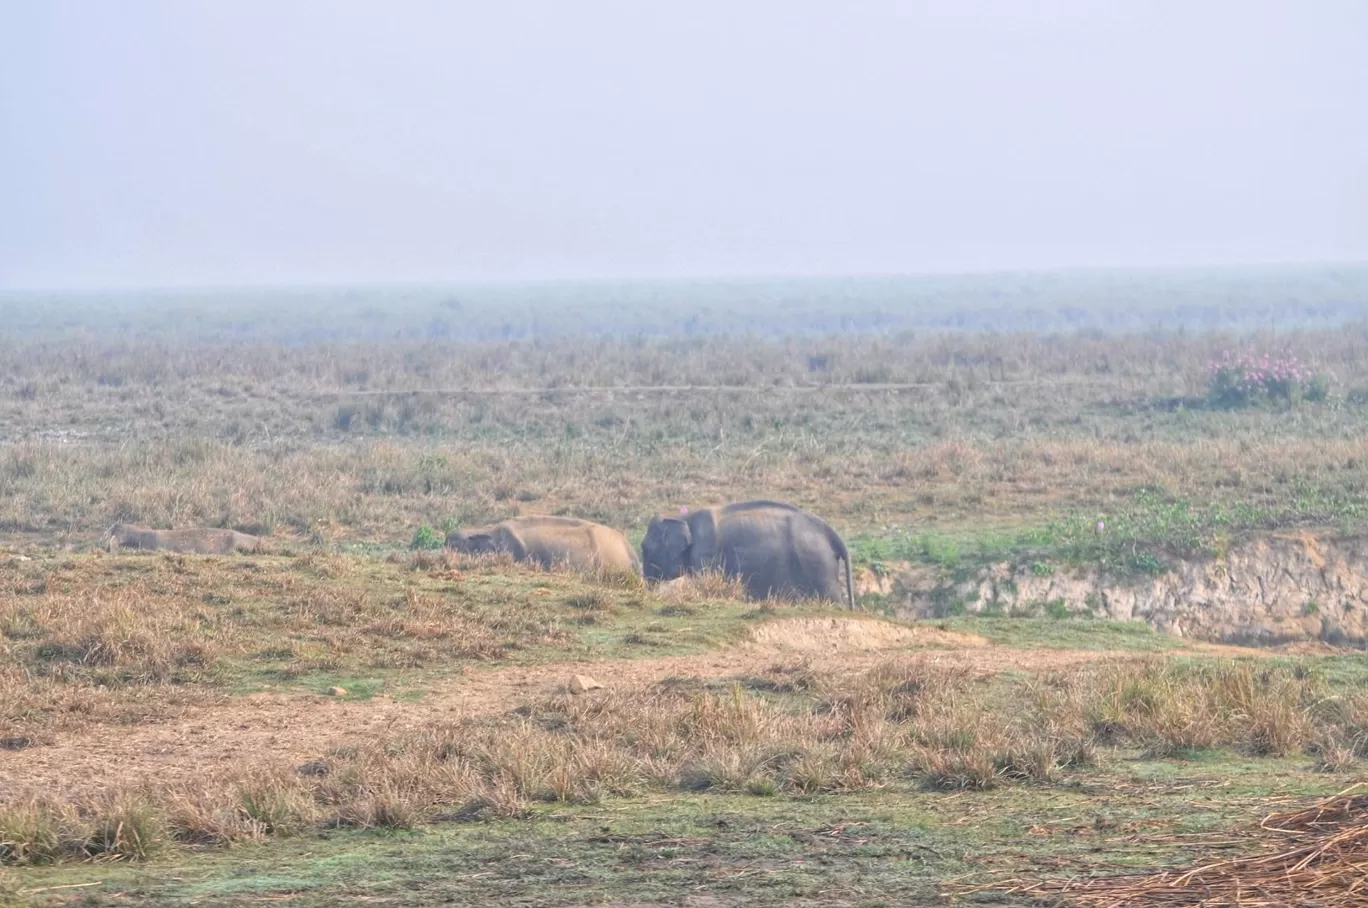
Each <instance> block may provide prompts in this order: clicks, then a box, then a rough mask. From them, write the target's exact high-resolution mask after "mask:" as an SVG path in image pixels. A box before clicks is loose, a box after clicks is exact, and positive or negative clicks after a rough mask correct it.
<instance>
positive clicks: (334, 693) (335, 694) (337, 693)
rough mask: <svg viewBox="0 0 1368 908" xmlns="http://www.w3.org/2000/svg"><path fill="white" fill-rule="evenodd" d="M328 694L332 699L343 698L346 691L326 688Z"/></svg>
mask: <svg viewBox="0 0 1368 908" xmlns="http://www.w3.org/2000/svg"><path fill="white" fill-rule="evenodd" d="M328 694H329V695H330V696H333V697H345V696H346V695H347V689H346V688H345V687H330V688H328Z"/></svg>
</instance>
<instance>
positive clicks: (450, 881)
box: [22, 759, 1345, 906]
mask: <svg viewBox="0 0 1368 908" xmlns="http://www.w3.org/2000/svg"><path fill="white" fill-rule="evenodd" d="M1070 782H1071V784H1069V785H1066V786H1064V787H1062V788H1036V787H1031V786H1025V787H1018V788H1012V789H1008V790H1001V791H993V792H977V793H975V792H965V793H956V794H938V793H926V792H919V791H915V790H910V789H906V788H903V787H900V786H896V785H895V786H893V787H891V788H888V789H885V790H881V791H876V792H867V793H862V794H861V793H857V794H851V795H841V796H816V797H789V796H779V797H772V798H754V797H745V796H735V795H714V794H701V795H684V796H673V797H662V798H653V799H651V800H649V801H646V802H635V803H612V802H609V803H606V804H603V805H598V806H589V807H577V808H572V809H567V808H565V807H558V806H543V807H538V808H536V809H535V810H534V813H533V815H532V816H531V817H530V818H528V819H524V820H496V821H491V822H481V823H475V824H467V823H439V824H436V825H432V826H427V827H424V828H422V829H421V830H419V831H417V832H412V833H408V832H398V833H393V832H374V831H371V832H348V831H320V832H316V833H314V834H311V835H307V836H302V837H299V838H295V839H287V840H282V841H275V842H272V843H271V844H269V845H265V846H245V847H240V848H236V849H233V850H231V851H221V852H209V853H196V852H194V851H179V852H176V853H173V854H171V855H169V856H167V857H165V858H163V859H161V860H159V861H157V862H156V863H154V864H151V865H147V866H139V867H132V866H127V865H122V866H121V865H104V866H83V865H67V866H62V867H59V868H55V869H34V870H28V871H25V872H24V873H23V876H22V879H23V882H24V884H25V885H26V886H30V887H44V886H60V885H73V884H81V883H89V882H96V881H98V882H99V885H98V886H95V887H91V888H90V889H86V890H78V892H79V893H80V897H81V898H82V899H83V902H82V904H86V905H91V906H100V905H116V904H165V905H177V904H191V903H203V902H204V901H205V900H209V901H211V902H212V903H213V904H216V905H230V906H231V905H244V906H245V905H249V904H253V905H255V904H260V901H261V900H262V899H263V898H272V897H275V898H284V897H287V896H288V901H289V902H290V903H291V904H299V905H326V904H335V903H337V902H341V901H348V900H353V899H355V900H363V899H399V900H401V901H402V902H403V903H404V904H412V905H440V904H451V903H453V902H454V903H456V904H473V903H479V902H485V901H490V900H497V901H502V902H505V903H510V904H526V905H544V906H560V905H565V906H569V905H583V904H600V903H605V902H608V903H616V902H618V901H621V900H624V899H630V900H631V901H632V902H633V903H635V904H644V905H653V904H662V905H663V904H678V903H679V900H680V898H681V896H682V895H683V894H686V893H698V894H700V895H706V896H711V897H714V898H719V899H723V900H728V899H741V898H744V899H745V900H746V901H747V903H748V904H757V905H781V904H782V905H808V904H812V905H817V904H823V905H829V904H831V903H832V901H833V900H837V901H840V900H848V901H852V902H858V903H859V904H870V905H875V904H886V905H901V904H909V903H922V902H931V903H934V902H936V900H937V893H939V892H941V891H943V889H944V884H945V881H947V880H952V879H953V880H957V881H959V882H960V883H962V884H967V883H986V882H991V881H992V880H993V879H995V878H1000V877H1001V876H1003V875H1004V874H1012V875H1017V874H1021V873H1025V874H1026V875H1028V876H1037V877H1046V876H1061V875H1072V874H1087V873H1098V872H1102V873H1107V872H1112V873H1114V872H1119V871H1124V870H1126V869H1128V868H1134V867H1153V866H1155V865H1156V864H1179V863H1183V862H1187V861H1190V860H1192V859H1195V858H1196V857H1198V856H1200V855H1202V854H1203V853H1204V848H1203V845H1202V840H1201V838H1200V835H1198V836H1197V837H1193V834H1202V833H1207V832H1213V831H1218V830H1222V829H1226V828H1234V829H1236V830H1239V831H1243V830H1245V829H1248V828H1249V827H1250V826H1251V825H1253V823H1254V822H1256V821H1257V819H1258V817H1259V816H1260V815H1261V809H1262V808H1261V805H1260V802H1261V801H1265V800H1266V799H1269V798H1273V797H1278V798H1309V797H1312V796H1321V795H1329V794H1333V793H1334V792H1336V791H1337V790H1340V789H1341V788H1342V787H1344V785H1345V780H1344V779H1343V778H1336V777H1326V776H1315V775H1308V774H1305V773H1304V772H1302V771H1301V766H1300V765H1299V763H1298V761H1291V760H1274V759H1260V760H1245V759H1227V760H1224V761H1222V760H1211V761H1200V762H1195V763H1194V762H1181V761H1172V760H1166V761H1135V760H1130V761H1126V762H1124V763H1122V764H1120V765H1118V766H1115V767H1111V768H1109V769H1107V770H1105V771H1099V772H1091V773H1081V774H1078V775H1077V776H1075V777H1073V778H1072V779H1071V780H1070ZM1184 834H1185V835H1187V836H1188V837H1187V838H1183V837H1182V835H1184ZM1224 853H1228V852H1224ZM1031 867H1033V868H1034V870H1028V869H1027V868H1031Z"/></svg>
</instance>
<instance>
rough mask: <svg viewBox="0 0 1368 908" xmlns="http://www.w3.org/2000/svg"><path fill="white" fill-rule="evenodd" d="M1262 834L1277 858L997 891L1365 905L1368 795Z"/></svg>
mask: <svg viewBox="0 0 1368 908" xmlns="http://www.w3.org/2000/svg"><path fill="white" fill-rule="evenodd" d="M1359 787H1362V786H1359ZM1259 834H1260V836H1261V837H1262V838H1265V839H1271V843H1270V844H1271V846H1272V848H1274V849H1275V850H1274V851H1273V852H1272V853H1266V854H1263V855H1259V856H1256V857H1241V858H1233V859H1226V860H1217V861H1210V862H1206V863H1201V864H1198V865H1196V866H1194V867H1190V868H1186V869H1183V870H1163V871H1158V872H1151V873H1145V874H1139V875H1128V876H1113V877H1102V878H1095V879H1087V880H1078V881H1070V882H1067V883H1024V884H1018V885H1016V886H1008V887H995V888H1003V889H1004V890H1005V891H1006V892H1007V893H1010V894H1020V895H1030V896H1036V897H1049V896H1053V897H1059V896H1062V897H1063V898H1064V899H1065V900H1066V903H1067V904H1070V905H1079V906H1098V908H1101V906H1115V905H1155V906H1161V905H1184V906H1200V908H1227V906H1230V908H1234V906H1240V908H1283V906H1287V905H1306V906H1321V905H1327V906H1328V905H1336V906H1346V908H1348V906H1354V905H1368V875H1365V872H1364V869H1365V867H1368V795H1362V794H1352V793H1345V794H1342V795H1339V796H1337V797H1334V798H1330V799H1327V800H1325V801H1322V802H1321V803H1319V804H1316V805H1315V806H1313V807H1309V808H1306V809H1303V810H1298V811H1293V812H1288V813H1278V814H1272V815H1270V816H1268V817H1265V818H1264V820H1263V822H1262V823H1261V824H1260V825H1259Z"/></svg>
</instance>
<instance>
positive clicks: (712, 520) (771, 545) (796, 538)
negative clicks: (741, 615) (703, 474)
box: [641, 501, 855, 609]
mask: <svg viewBox="0 0 1368 908" xmlns="http://www.w3.org/2000/svg"><path fill="white" fill-rule="evenodd" d="M641 561H642V565H643V566H644V571H645V577H646V579H647V580H673V579H674V578H676V577H679V576H681V575H682V574H688V573H694V572H696V571H701V570H704V569H706V568H710V567H711V568H721V569H722V571H723V573H725V574H727V575H729V576H733V577H738V578H740V579H741V581H742V582H743V583H744V584H745V587H746V595H747V596H749V597H750V598H752V599H768V598H769V597H771V596H778V597H808V596H814V597H819V598H823V599H832V600H835V601H837V602H842V601H844V602H846V603H848V604H849V606H850V608H852V609H853V608H855V588H854V582H853V578H852V577H851V566H850V552H849V550H847V549H846V544H845V542H843V541H842V540H841V537H840V536H839V535H838V534H837V533H836V531H835V530H833V529H832V528H831V527H830V526H829V525H828V524H827V522H826V521H825V520H823V519H822V518H820V517H818V516H816V515H815V514H809V513H808V512H807V511H804V510H801V509H799V508H796V507H794V506H793V505H791V504H785V503H783V502H779V501H742V502H736V503H733V504H729V505H724V506H722V507H714V508H702V509H700V510H697V511H692V512H690V511H688V509H684V510H683V511H681V513H680V516H678V517H675V516H670V517H654V518H652V520H651V523H650V526H648V527H647V529H646V538H645V539H643V540H642V542H641ZM843 561H844V562H845V588H844V589H842V588H841V562H843Z"/></svg>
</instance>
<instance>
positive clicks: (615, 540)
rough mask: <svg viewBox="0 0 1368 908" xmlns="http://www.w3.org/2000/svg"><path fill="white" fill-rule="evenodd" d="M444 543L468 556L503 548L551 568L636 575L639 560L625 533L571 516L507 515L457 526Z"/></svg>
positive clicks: (507, 551)
mask: <svg viewBox="0 0 1368 908" xmlns="http://www.w3.org/2000/svg"><path fill="white" fill-rule="evenodd" d="M446 544H447V548H449V549H454V550H455V551H458V552H462V553H465V554H467V555H489V554H495V553H507V554H509V555H512V556H513V560H515V561H526V562H532V563H535V564H539V565H541V566H542V567H543V568H550V567H553V566H556V565H568V566H569V567H571V568H574V569H576V570H581V571H615V572H620V573H632V574H637V575H640V573H641V562H640V561H639V560H638V559H637V554H636V550H635V549H634V548H632V544H631V543H630V542H628V541H627V537H626V536H624V535H622V534H621V533H619V532H618V531H617V530H615V529H613V528H612V527H606V526H603V525H602V524H597V523H591V522H590V521H588V520H580V519H578V518H575V517H537V516H529V517H510V518H509V519H507V520H504V521H501V522H499V523H496V524H492V525H490V526H486V527H478V528H475V529H471V530H465V531H459V530H458V531H456V532H454V533H451V534H449V535H448V536H447V539H446Z"/></svg>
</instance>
